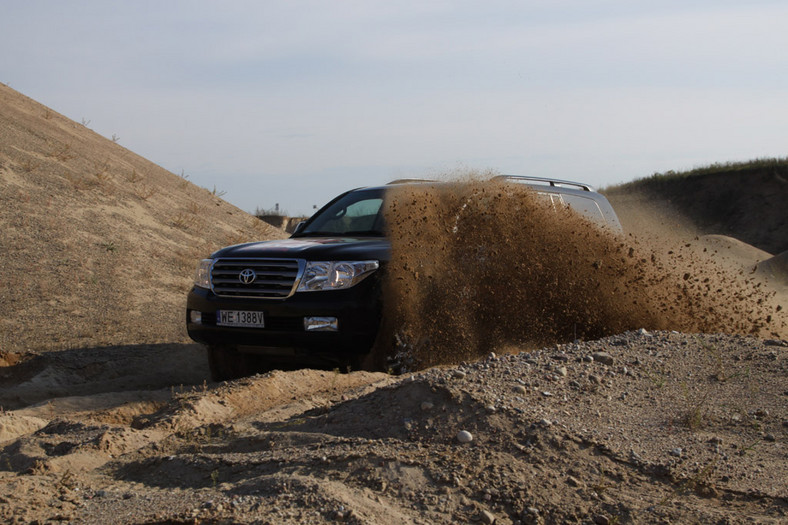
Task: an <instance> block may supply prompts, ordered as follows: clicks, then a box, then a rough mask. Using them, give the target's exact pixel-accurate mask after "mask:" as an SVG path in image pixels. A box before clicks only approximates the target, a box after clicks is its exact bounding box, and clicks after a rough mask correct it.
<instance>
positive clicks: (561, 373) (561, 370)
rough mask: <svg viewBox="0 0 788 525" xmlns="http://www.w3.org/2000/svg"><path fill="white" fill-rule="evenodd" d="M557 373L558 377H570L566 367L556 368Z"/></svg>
mask: <svg viewBox="0 0 788 525" xmlns="http://www.w3.org/2000/svg"><path fill="white" fill-rule="evenodd" d="M555 371H556V372H558V375H559V376H561V377H566V376H568V375H569V372H568V371H567V369H566V367H565V366H559V367H558V368H556V370H555Z"/></svg>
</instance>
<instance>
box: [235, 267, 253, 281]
mask: <svg viewBox="0 0 788 525" xmlns="http://www.w3.org/2000/svg"><path fill="white" fill-rule="evenodd" d="M255 279H257V274H256V273H254V270H252V269H251V268H247V269H245V270H242V271H241V273H239V274H238V280H239V281H241V282H242V283H244V284H252V283H253V282H254V280H255Z"/></svg>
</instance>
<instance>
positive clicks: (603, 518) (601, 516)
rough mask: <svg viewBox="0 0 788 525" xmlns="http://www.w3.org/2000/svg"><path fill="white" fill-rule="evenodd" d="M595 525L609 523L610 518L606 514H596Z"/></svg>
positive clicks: (606, 524)
mask: <svg viewBox="0 0 788 525" xmlns="http://www.w3.org/2000/svg"><path fill="white" fill-rule="evenodd" d="M593 521H594V525H609V524H610V518H608V517H607V516H605V515H604V514H596V515H595V516H594V517H593Z"/></svg>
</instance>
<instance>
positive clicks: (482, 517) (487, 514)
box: [479, 510, 495, 525]
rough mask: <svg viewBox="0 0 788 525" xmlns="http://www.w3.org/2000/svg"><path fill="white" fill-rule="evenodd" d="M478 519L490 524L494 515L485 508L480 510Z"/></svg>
mask: <svg viewBox="0 0 788 525" xmlns="http://www.w3.org/2000/svg"><path fill="white" fill-rule="evenodd" d="M479 519H480V520H481V522H482V523H484V524H486V525H492V524H493V523H495V515H494V514H493V513H492V512H489V511H486V510H483V511H482V513H481V515H480V516H479Z"/></svg>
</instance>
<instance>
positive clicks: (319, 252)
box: [212, 237, 391, 261]
mask: <svg viewBox="0 0 788 525" xmlns="http://www.w3.org/2000/svg"><path fill="white" fill-rule="evenodd" d="M212 257H213V258H217V257H271V258H277V259H306V260H308V261H340V260H350V261H361V260H367V259H376V260H379V261H388V260H389V259H390V258H391V245H390V243H389V241H388V240H386V239H383V238H369V237H366V238H356V237H299V238H295V239H283V240H279V241H261V242H250V243H246V244H237V245H235V246H228V247H227V248H222V249H221V250H219V251H217V252H214V253H213V255H212Z"/></svg>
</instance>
